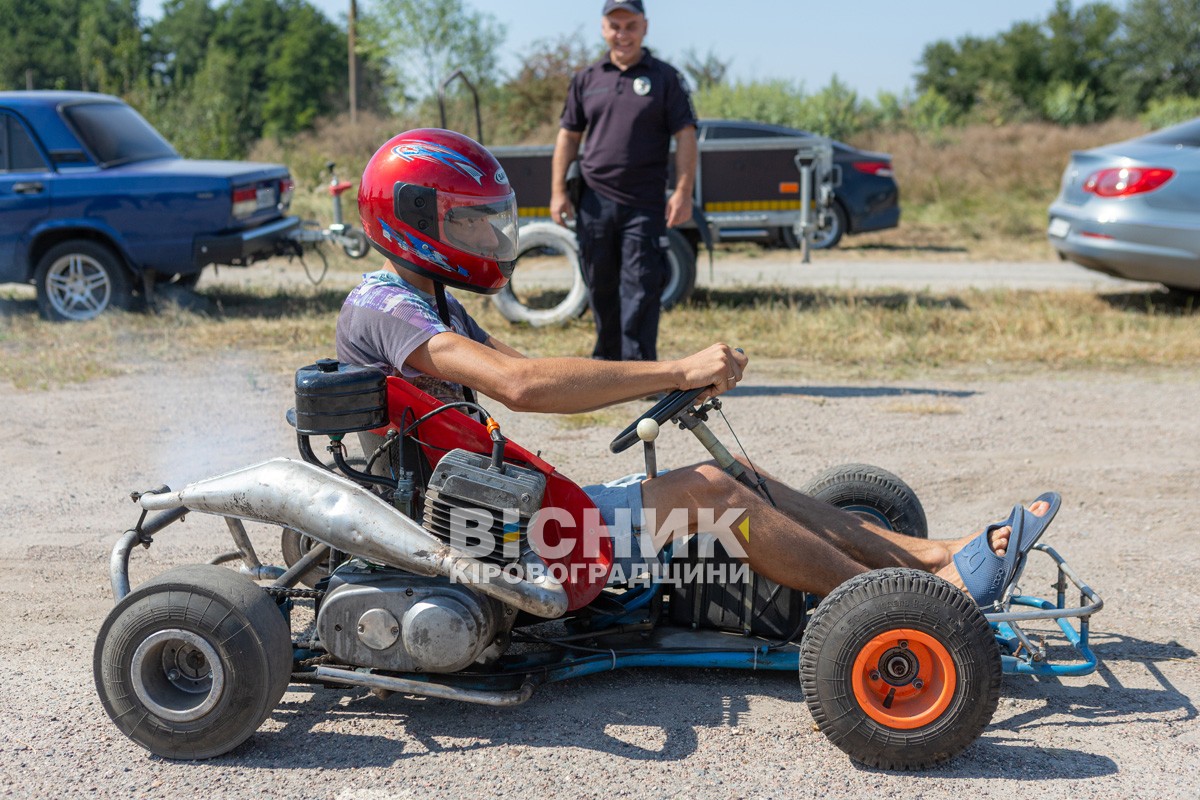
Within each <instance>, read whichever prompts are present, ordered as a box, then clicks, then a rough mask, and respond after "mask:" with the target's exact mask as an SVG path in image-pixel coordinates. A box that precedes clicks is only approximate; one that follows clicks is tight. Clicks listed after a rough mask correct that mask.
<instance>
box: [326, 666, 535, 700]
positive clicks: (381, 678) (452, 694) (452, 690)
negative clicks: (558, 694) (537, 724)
mask: <svg viewBox="0 0 1200 800" xmlns="http://www.w3.org/2000/svg"><path fill="white" fill-rule="evenodd" d="M316 676H317V677H318V678H320V679H321V680H323V681H329V682H330V683H342V684H347V685H349V686H366V687H368V688H370V689H383V690H384V691H387V692H399V693H402V694H417V695H423V696H425V697H437V698H441V699H443V700H459V701H461V702H464V703H476V704H478V705H484V706H494V707H499V708H508V707H511V706H519V705H521V704H522V703H524V702H525V701H526V700H528V699H529V698H530V697H531V696H532V695H533V683H532V682H530V681H526V682H525V683H523V684H521V688H520V689H517V690H516V691H506V692H495V691H481V690H478V689H460V688H458V687H456V686H448V685H446V684H444V683H432V682H429V683H426V682H425V681H414V680H409V679H407V678H396V677H393V676H391V675H379V674H376V673H373V672H360V671H358V670H349V669H339V668H337V667H327V666H318V667H317V669H316Z"/></svg>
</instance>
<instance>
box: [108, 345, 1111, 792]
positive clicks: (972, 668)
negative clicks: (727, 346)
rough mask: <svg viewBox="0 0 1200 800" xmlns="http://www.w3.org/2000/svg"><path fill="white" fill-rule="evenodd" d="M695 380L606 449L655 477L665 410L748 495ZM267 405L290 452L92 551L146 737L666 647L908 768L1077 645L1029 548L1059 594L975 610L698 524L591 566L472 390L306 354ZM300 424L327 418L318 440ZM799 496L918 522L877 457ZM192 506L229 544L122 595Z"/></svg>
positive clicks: (117, 698) (503, 690) (1073, 581)
mask: <svg viewBox="0 0 1200 800" xmlns="http://www.w3.org/2000/svg"><path fill="white" fill-rule="evenodd" d="M701 391H702V390H692V391H687V392H674V393H672V394H670V395H668V396H666V397H665V398H663V399H662V400H661V401H660V402H658V403H657V404H655V405H654V406H653V407H652V408H651V409H650V410H649V411H647V412H646V413H645V414H644V415H643V416H642V417H640V418H639V419H638V420H636V421H635V422H634V423H633V424H631V425H630V426H629V428H627V429H626V430H625V431H624V432H622V433H621V434H620V435H619V436H618V437H616V439H614V440H613V442H612V445H611V448H612V449H613V450H614V451H615V452H620V451H622V450H624V449H627V448H628V447H631V446H632V445H634V444H635V443H636V442H638V441H639V440H640V441H642V442H643V443H644V445H643V447H644V451H645V456H646V473H647V474H648V475H651V476H653V475H656V474H657V464H656V458H655V449H654V440H655V437H656V436H657V435H658V432H659V429H660V427H661V426H663V425H668V424H670V423H675V424H678V425H679V426H680V427H681V428H683V429H685V430H689V431H691V432H692V433H693V434H694V435H695V436H696V437H697V439H698V440H699V441H700V442H701V444H702V445H703V446H704V447H705V449H707V450H708V452H709V453H710V454H711V455H712V457H713V458H714V459H716V461H717V463H718V464H720V465H721V466H722V467H723V468H724V469H726V470H727V471H728V472H730V474H732V475H734V477H735V478H737V479H738V480H741V481H743V482H744V483H746V484H747V485H748V486H750V487H752V488H754V489H755V491H759V492H761V493H763V495H764V497H766V499H767V500H768V501H769V500H770V497H769V492H768V491H767V489H766V484H765V482H763V481H762V480H761V479H760V478H758V477H757V476H756V475H755V474H754V473H753V470H750V469H747V468H746V467H745V466H744V464H743V462H742V461H740V460H738V459H735V458H734V457H733V456H732V455H731V454H730V453H729V451H728V450H727V449H726V448H725V447H724V446H723V445H722V444H721V442H720V441H719V440H718V439H717V437H716V436H715V435H714V434H713V432H712V431H711V429H710V428H709V427H708V425H707V420H708V417H709V415H710V414H712V413H713V412H717V411H720V408H721V403H720V399H719V398H712V399H708V400H705V401H704V402H699V403H698V402H697V401H698V400H699V399H700V395H701ZM477 413H478V414H479V416H480V419H476V418H475V416H474V415H475V414H477ZM288 419H289V421H290V422H291V423H292V424H293V425H294V426H295V428H296V432H297V442H298V446H299V451H300V454H301V457H302V459H301V460H291V459H282V458H281V459H274V460H270V461H266V462H263V463H260V464H256V465H253V466H249V467H246V468H243V469H240V470H237V471H234V472H230V473H227V474H224V475H220V476H216V477H213V478H209V479H206V480H201V481H198V482H196V483H194V484H191V485H189V486H187V487H186V488H184V489H182V490H179V491H172V490H171V489H169V488H168V487H165V486H163V487H159V488H157V489H153V490H151V491H144V492H140V493H135V494H134V495H133V497H134V499H135V501H136V502H138V503H139V504H140V506H141V509H142V511H141V516H140V518H139V519H138V522H137V524H136V525H135V526H134V527H133V528H132V529H130V530H129V531H127V532H126V533H125V534H124V535H123V536H122V537H121V539H120V540H119V541H118V543H117V545H116V546H115V547H114V549H113V552H112V558H111V564H110V573H111V580H112V586H113V592H114V595H115V597H116V601H117V602H116V606H115V608H114V609H113V610H112V612H111V613H110V614H109V615H108V617H107V619H106V620H105V621H104V624H103V626H102V627H101V629H100V632H99V635H98V638H97V641H96V647H95V654H94V662H93V664H94V673H95V681H96V688H97V690H98V691H99V694H100V698H101V701H102V703H103V706H104V708H105V710H106V711H107V713H108V714H109V716H110V717H111V718H112V720H113V721H114V722H115V723H116V725H117V726H118V727H119V728H120V729H121V731H122V732H124V733H125V734H126V735H127V736H128V737H129V738H131V739H132V740H133V741H135V742H137V743H138V744H140V745H141V746H143V747H144V748H146V749H147V750H149V751H151V752H153V753H155V754H158V755H160V756H164V757H167V758H185V759H202V758H209V757H213V756H218V755H221V754H222V753H226V752H228V751H230V750H232V749H233V748H234V747H236V746H237V745H239V744H240V743H242V742H243V741H245V740H246V739H247V738H248V737H250V736H251V735H252V734H253V733H254V731H255V730H256V729H257V728H258V727H259V726H260V725H261V724H262V722H263V721H264V720H265V719H266V717H267V716H268V715H269V714H270V713H271V711H272V710H273V709H274V708H275V706H276V705H277V704H278V702H279V701H280V699H281V698H282V696H283V694H284V692H285V691H286V689H287V686H288V684H289V683H292V682H296V683H309V684H320V685H327V686H340V687H345V686H354V687H365V688H368V689H370V690H372V691H374V692H375V693H377V694H380V695H387V694H389V693H401V694H407V695H419V696H426V697H434V698H444V699H450V700H459V701H464V702H468V703H480V704H484V705H490V706H516V705H519V704H521V703H524V702H525V701H527V700H528V699H529V698H530V696H531V695H532V693H533V692H534V690H535V689H536V688H537V687H539V686H541V685H542V684H547V683H552V682H555V681H559V680H563V679H566V678H570V677H575V676H581V675H588V674H592V673H597V672H603V671H607V670H614V669H618V668H621V667H639V666H657V667H663V666H670V667H707V668H729V669H754V670H758V669H762V670H787V671H793V672H796V673H797V674H798V675H799V678H800V683H801V686H802V688H803V693H804V697H805V700H806V702H807V704H808V707H809V708H810V710H811V712H812V715H813V717H814V718H815V720H816V723H817V725H818V726H819V728H820V730H821V731H823V732H824V733H825V734H826V735H827V736H828V738H829V739H830V741H831V742H833V743H834V744H835V745H836V746H837V747H839V748H841V749H842V750H843V751H845V752H846V753H847V754H848V755H849V756H850V757H851V758H853V759H855V760H856V761H859V762H861V763H863V764H866V765H870V766H876V767H884V768H891V769H910V768H922V767H927V766H929V765H932V764H935V763H938V762H941V761H944V760H946V759H949V758H951V757H953V756H954V755H956V754H957V753H959V752H961V751H962V750H963V749H964V748H966V747H967V746H968V745H970V744H971V743H972V742H973V741H975V739H976V738H977V737H978V736H979V735H980V733H981V732H982V731H983V729H984V728H985V727H986V726H987V725H988V723H989V722H990V720H991V718H992V715H993V713H994V711H995V709H996V706H997V704H998V700H999V692H1000V682H1001V675H1002V674H1003V673H1020V674H1028V675H1059V676H1063V675H1083V674H1087V673H1089V672H1091V671H1093V670H1094V669H1095V668H1096V665H1097V660H1096V658H1095V656H1094V655H1093V653H1092V651H1091V650H1090V649H1089V646H1088V623H1089V619H1090V616H1091V615H1092V614H1093V613H1095V612H1096V611H1098V610H1100V608H1101V606H1102V602H1101V600H1100V598H1099V597H1098V596H1097V595H1096V594H1095V592H1093V591H1092V590H1091V589H1090V588H1089V587H1088V586H1087V585H1086V584H1084V583H1083V582H1082V581H1080V580H1079V578H1078V577H1077V576H1076V575H1075V574H1074V572H1073V571H1072V570H1071V568H1070V567H1069V566H1068V565H1067V563H1066V562H1065V561H1064V560H1063V558H1062V557H1061V556H1060V555H1059V554H1058V553H1056V552H1055V551H1054V550H1053V549H1051V548H1050V547H1047V546H1046V545H1044V544H1038V545H1036V547H1035V549H1036V551H1038V552H1040V553H1042V554H1043V555H1044V556H1047V557H1049V558H1050V559H1051V560H1053V562H1054V564H1055V565H1056V567H1057V576H1058V577H1057V582H1056V583H1055V584H1054V589H1055V592H1056V597H1055V599H1054V600H1047V599H1042V598H1038V597H1033V596H1029V595H1025V594H1022V593H1020V590H1019V589H1018V588H1017V587H1016V586H1015V585H1014V586H1012V587H1010V588H1009V589H1008V591H1007V592H1006V594H1005V595H1004V597H1003V598H1002V600H1001V601H999V602H998V603H997V604H996V606H995V607H992V608H988V609H980V608H979V607H978V606H977V605H976V604H975V603H974V602H973V601H972V600H971V599H970V598H969V597H968V596H967V594H966V593H964V592H962V591H960V590H958V589H955V588H954V587H952V586H951V585H950V584H948V583H946V582H945V581H943V580H941V579H939V578H936V577H934V576H932V575H929V574H927V573H924V572H920V571H917V570H909V569H896V568H892V569H883V570H878V571H875V572H870V573H867V574H864V575H860V576H858V577H856V578H854V579H852V580H849V581H847V582H846V583H844V584H843V585H841V586H840V587H838V588H837V589H836V590H835V591H833V592H832V593H831V594H830V595H829V596H828V597H825V598H824V599H823V600H820V599H818V598H815V597H812V596H810V595H807V594H805V593H803V592H798V591H795V590H793V589H791V588H788V587H786V586H782V585H779V584H776V583H773V582H772V581H770V580H767V579H766V578H764V577H762V576H759V575H756V574H754V573H753V572H751V571H750V569H749V568H748V566H746V565H745V564H743V563H742V562H740V561H738V560H736V559H734V558H732V557H731V556H730V555H729V554H728V552H726V550H725V549H724V548H723V547H721V546H720V542H714V541H712V540H707V541H705V539H704V537H692V538H691V539H690V540H686V541H684V542H682V543H680V542H676V543H675V544H673V545H672V546H671V547H669V548H666V549H665V550H664V552H662V553H660V554H658V556H657V557H656V558H655V559H653V563H647V564H644V565H643V569H642V570H641V571H640V572H639V573H638V574H637V575H635V576H633V578H632V579H627V580H626V581H625V582H624V583H621V584H618V585H610V584H609V581H608V578H609V573H610V571H611V570H612V568H613V563H614V559H613V542H612V539H611V538H609V537H608V536H607V532H606V530H605V528H604V524H603V522H602V521H600V519H599V516H598V514H597V513H596V510H595V507H594V506H593V504H592V502H591V500H590V499H589V498H588V496H587V494H585V493H584V491H583V490H582V489H581V488H580V487H578V486H577V485H575V484H574V483H572V482H571V481H570V480H568V479H567V478H565V477H564V476H562V475H561V474H560V473H558V472H557V471H556V470H555V469H554V468H553V467H552V466H551V465H550V464H548V463H546V462H545V461H544V460H542V459H541V458H539V457H538V456H537V455H535V454H533V453H531V452H529V451H527V450H525V449H524V448H522V447H520V446H518V445H517V444H515V443H513V442H510V441H507V440H506V439H505V437H504V436H503V434H502V433H501V431H500V427H499V425H497V424H496V423H495V422H494V421H493V420H492V419H491V418H490V417H489V416H487V414H486V412H483V409H482V408H480V407H479V406H478V405H477V404H473V403H453V404H442V403H440V402H439V401H437V400H435V399H434V398H432V397H430V396H429V395H426V394H424V393H423V392H421V391H420V390H418V389H416V388H415V387H413V386H412V385H411V384H409V383H407V382H405V381H402V380H399V379H396V378H388V377H385V376H384V374H383V373H382V372H380V371H379V370H374V369H367V368H361V367H354V366H349V365H346V364H339V363H338V362H336V361H332V360H323V361H320V362H318V363H316V364H314V365H311V366H308V367H304V368H302V369H300V370H298V371H297V373H296V405H295V408H294V409H292V410H291V411H289V412H288ZM481 419H482V420H484V421H480V420H481ZM350 434H357V435H358V438H359V439H360V440H361V441H365V442H368V443H369V444H368V447H367V448H366V449H365V450H364V451H363V453H362V456H361V457H364V458H366V462H365V463H362V462H361V461H358V462H356V461H355V458H356V456H351V455H350V451H349V450H348V449H347V447H346V442H345V438H346V437H347V435H350ZM314 437H321V438H327V439H328V444H327V447H326V453H325V454H323V455H318V453H317V451H316V449H314V443H313V442H314ZM805 491H806V493H809V494H811V495H813V496H815V497H817V498H819V499H822V500H825V501H826V502H830V503H833V504H834V505H838V506H841V507H843V508H846V509H847V510H849V511H851V512H852V513H856V514H860V515H864V516H866V517H868V518H870V519H872V520H873V521H875V522H877V523H879V524H882V525H885V526H888V527H890V528H891V529H893V530H897V531H900V532H902V533H906V534H908V535H912V536H920V537H924V536H926V535H927V531H926V523H925V514H924V511H923V510H922V508H921V504H920V501H919V500H918V498H917V497H916V495H915V494H914V493H913V491H912V489H911V488H909V487H908V485H907V484H905V483H904V482H903V481H902V480H900V479H899V478H898V477H896V476H895V475H892V474H891V473H888V472H886V471H884V470H882V469H878V468H875V467H869V466H865V465H848V466H846V467H841V468H835V469H833V470H830V471H828V472H826V473H824V474H823V475H821V476H819V477H818V478H816V479H815V480H814V481H812V482H811V483H810V484H808V485H807V486H806V487H805ZM189 512H199V513H205V514H212V515H217V516H219V517H223V518H224V520H225V522H226V523H227V526H228V529H229V533H230V535H231V537H232V540H233V544H234V548H235V549H233V550H232V551H230V552H228V553H225V554H222V555H219V556H217V557H215V558H214V559H213V560H212V562H210V563H209V564H199V565H190V566H183V567H177V568H175V569H171V570H169V571H167V572H165V573H163V574H161V575H159V576H157V577H155V578H153V579H151V580H148V581H146V582H145V583H143V584H142V585H140V586H138V587H137V588H135V589H133V590H132V591H131V589H130V585H129V559H130V555H131V552H132V551H133V549H134V548H135V547H136V546H137V545H139V544H140V545H143V546H145V547H149V546H150V545H151V543H152V542H153V540H154V537H155V536H157V535H159V534H160V532H162V531H163V530H164V529H166V528H167V527H168V526H170V525H171V524H172V523H174V522H176V521H178V520H179V519H181V518H182V517H183V516H184V515H185V514H187V513H189ZM243 520H249V521H252V522H256V523H267V524H269V525H278V526H282V527H283V534H282V541H281V549H282V551H283V556H284V561H285V563H286V567H285V566H282V565H281V566H273V565H264V564H263V563H262V562H261V560H260V558H259V556H258V553H257V551H256V549H255V547H254V546H253V544H252V543H251V540H250V536H249V534H248V532H247V530H246V527H245V526H244V525H243ZM233 562H240V568H239V569H236V570H235V569H231V568H230V566H229V565H231V564H233ZM223 565H224V566H223ZM1069 585H1074V587H1075V588H1076V589H1077V590H1078V591H1079V604H1078V605H1077V606H1076V605H1073V604H1072V605H1068V603H1067V591H1068V588H1069ZM1031 620H1051V621H1053V622H1054V623H1056V625H1057V629H1059V630H1061V632H1062V635H1063V636H1064V637H1065V640H1066V642H1067V645H1068V649H1070V650H1073V654H1072V655H1071V656H1070V658H1069V660H1068V661H1066V662H1064V663H1056V662H1052V660H1051V658H1050V655H1051V651H1050V649H1049V648H1048V647H1047V646H1046V644H1045V642H1044V640H1043V641H1040V642H1036V643H1035V641H1034V640H1035V638H1037V637H1036V636H1034V635H1031V634H1029V633H1027V632H1026V631H1025V630H1023V629H1022V625H1023V624H1024V623H1026V622H1027V621H1031ZM1073 621H1074V623H1075V624H1073ZM1054 653H1055V654H1056V655H1057V654H1058V653H1059V651H1058V650H1057V649H1055V650H1054Z"/></svg>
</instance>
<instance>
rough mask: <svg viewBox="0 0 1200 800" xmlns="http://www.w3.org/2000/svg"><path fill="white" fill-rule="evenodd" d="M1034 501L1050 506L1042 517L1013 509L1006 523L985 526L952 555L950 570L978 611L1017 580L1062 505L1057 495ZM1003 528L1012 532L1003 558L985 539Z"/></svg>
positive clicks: (1051, 493)
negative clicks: (957, 575)
mask: <svg viewBox="0 0 1200 800" xmlns="http://www.w3.org/2000/svg"><path fill="white" fill-rule="evenodd" d="M1037 499H1038V500H1042V501H1045V502H1047V503H1049V504H1050V508H1049V509H1048V510H1047V511H1046V513H1045V514H1044V515H1042V516H1040V517H1039V516H1037V515H1036V514H1034V513H1033V512H1031V511H1029V510H1028V509H1026V508H1025V507H1024V506H1020V505H1016V506H1013V509H1012V512H1011V513H1009V515H1008V517H1007V518H1006V519H1003V520H1001V521H1000V522H997V523H994V524H992V525H989V526H987V528H985V529H984V531H983V533H981V534H979V536H977V537H975V538H974V539H972V540H971V541H970V542H969V543H968V544H967V546H966V547H964V548H963V549H962V550H959V551H958V552H957V553H955V554H954V567H955V569H957V570H958V574H959V575H960V576H961V577H962V579H963V585H964V586H966V588H967V592H968V593H969V594H970V595H971V597H972V598H973V599H974V600H975V603H976V604H977V605H978V606H979V607H980V608H987V607H989V606H994V605H995V604H996V603H997V602H999V600H1000V599H1001V598H1002V597H1003V596H1004V592H1005V590H1007V589H1008V587H1009V586H1011V585H1012V583H1013V582H1014V581H1015V580H1016V579H1017V578H1018V577H1020V574H1021V572H1022V571H1023V570H1024V569H1025V558H1026V556H1028V555H1029V551H1030V550H1032V549H1033V546H1034V545H1035V544H1037V541H1038V539H1040V538H1041V536H1042V533H1043V532H1045V530H1046V528H1047V527H1048V526H1049V525H1050V521H1051V520H1053V519H1054V515H1055V514H1056V513H1058V509H1059V506H1061V505H1062V498H1061V497H1059V495H1058V493H1057V492H1046V493H1045V494H1043V495H1042V496H1040V497H1038V498H1037ZM1034 502H1037V501H1036V500H1035V501H1034ZM1005 526H1008V527H1010V528H1012V533H1011V534H1010V535H1009V537H1008V548H1007V549H1006V550H1005V551H1004V555H1003V556H998V555H996V554H995V553H994V552H993V551H992V547H991V543H990V542H989V537H990V536H991V533H992V531H994V530H996V529H997V528H1003V527H1005Z"/></svg>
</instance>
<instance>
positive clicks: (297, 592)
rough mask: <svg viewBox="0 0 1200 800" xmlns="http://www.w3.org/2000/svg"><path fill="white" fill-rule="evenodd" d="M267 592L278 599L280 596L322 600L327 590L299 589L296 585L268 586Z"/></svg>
mask: <svg viewBox="0 0 1200 800" xmlns="http://www.w3.org/2000/svg"><path fill="white" fill-rule="evenodd" d="M263 588H265V589H266V592H267V594H269V595H271V597H274V598H275V599H276V600H278V599H280V598H289V599H303V600H320V599H322V598H324V597H325V592H323V591H321V590H320V589H297V588H295V587H291V588H288V587H283V586H266V587H263Z"/></svg>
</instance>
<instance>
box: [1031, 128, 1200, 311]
mask: <svg viewBox="0 0 1200 800" xmlns="http://www.w3.org/2000/svg"><path fill="white" fill-rule="evenodd" d="M1046 233H1047V235H1048V236H1049V237H1050V244H1051V245H1053V247H1054V249H1055V250H1057V251H1058V253H1059V255H1060V256H1061V257H1063V258H1066V259H1070V260H1071V261H1074V262H1075V263H1077V264H1081V265H1083V266H1085V267H1088V268H1089V269H1094V270H1097V271H1098V272H1103V273H1106V274H1108V275H1115V276H1117V277H1118V278H1128V279H1130V280H1137V281H1157V282H1159V283H1163V284H1166V285H1167V286H1168V287H1170V288H1174V289H1183V290H1187V291H1197V290H1200V118H1197V119H1194V120H1192V121H1191V122H1185V123H1183V124H1182V125H1176V126H1174V127H1171V128H1165V129H1163V130H1161V131H1155V132H1154V133H1151V134H1148V135H1146V136H1141V137H1139V138H1136V139H1130V140H1129V141H1127V142H1119V143H1117V144H1110V145H1104V146H1103V147H1097V148H1095V149H1092V150H1082V151H1076V152H1074V153H1072V154H1071V162H1070V163H1069V164H1067V170H1066V172H1064V173H1063V178H1062V188H1061V190H1060V191H1059V194H1058V197H1057V198H1056V199H1055V201H1054V203H1053V204H1052V205H1051V206H1050V225H1049V227H1048V228H1047V231H1046Z"/></svg>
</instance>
